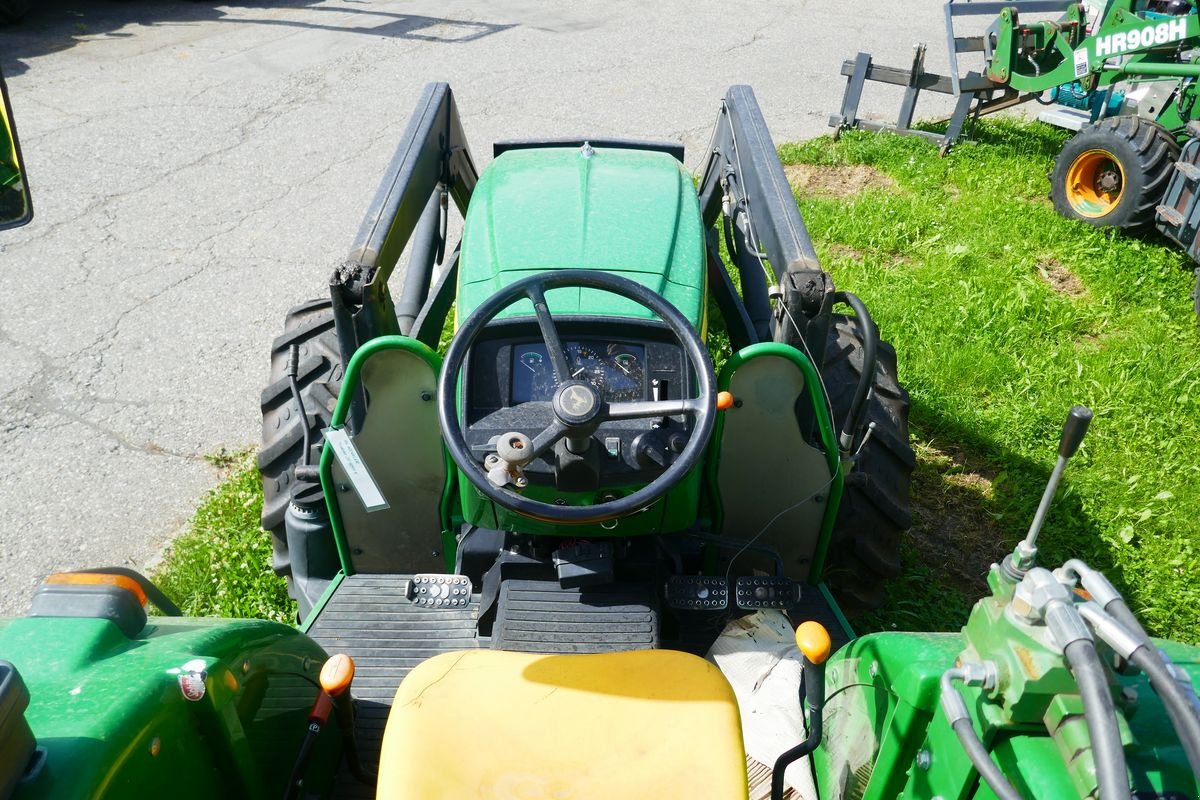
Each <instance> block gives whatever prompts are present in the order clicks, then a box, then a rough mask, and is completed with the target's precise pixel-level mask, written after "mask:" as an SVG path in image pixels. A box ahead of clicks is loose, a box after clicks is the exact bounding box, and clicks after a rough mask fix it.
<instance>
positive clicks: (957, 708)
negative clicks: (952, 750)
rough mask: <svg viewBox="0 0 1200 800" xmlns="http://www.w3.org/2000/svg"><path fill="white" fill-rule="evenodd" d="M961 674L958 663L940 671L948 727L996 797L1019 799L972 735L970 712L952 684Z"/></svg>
mask: <svg viewBox="0 0 1200 800" xmlns="http://www.w3.org/2000/svg"><path fill="white" fill-rule="evenodd" d="M965 678H966V671H965V670H963V669H962V668H960V667H955V668H954V669H948V670H946V671H945V672H943V673H942V679H941V682H940V683H941V689H942V697H941V700H942V710H943V711H944V712H945V713H946V719H948V720H949V721H950V727H951V728H953V729H954V733H955V735H957V736H958V741H959V742H960V743H961V744H962V748H963V751H964V752H965V753H966V754H967V758H969V759H971V764H972V765H974V767H975V771H976V772H978V773H979V777H981V778H983V780H984V782H985V783H987V785H988V786H989V787H990V788H991V790H992V791H993V792H994V793H995V794H996V797H998V798H999V800H1022V797H1021V794H1020V793H1019V792H1018V791H1017V790H1016V789H1015V788H1014V787H1013V785H1012V784H1011V783H1009V782H1008V778H1006V777H1004V773H1003V772H1001V771H1000V767H998V766H996V762H994V761H992V757H991V756H990V755H988V751H987V750H986V749H985V748H984V746H983V742H981V741H979V737H978V736H976V735H975V728H974V727H973V726H972V725H971V715H970V714H969V713H968V712H967V704H966V702H965V701H964V700H963V698H962V695H961V694H959V693H958V690H957V689H955V688H954V681H956V680H959V681H961V680H964V679H965Z"/></svg>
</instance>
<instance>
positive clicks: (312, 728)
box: [283, 653, 374, 800]
mask: <svg viewBox="0 0 1200 800" xmlns="http://www.w3.org/2000/svg"><path fill="white" fill-rule="evenodd" d="M353 679H354V660H353V659H352V658H350V656H348V655H344V654H341V653H339V654H337V655H335V656H333V657H331V658H330V659H329V660H328V661H326V662H325V666H323V667H321V675H320V678H319V680H320V684H321V691H319V692H317V699H316V700H315V701H314V702H313V707H312V710H311V711H309V712H308V731H307V732H306V733H305V734H304V741H302V742H301V743H300V752H299V753H298V754H297V755H296V764H295V766H293V767H292V774H291V775H290V776H289V777H288V783H287V789H286V791H285V792H284V795H283V797H284V800H295V799H296V798H297V797H299V796H300V790H301V788H303V786H304V774H305V773H306V772H307V771H308V762H309V761H310V760H311V759H312V754H313V748H315V747H316V744H317V739H318V737H319V736H320V735H321V729H322V728H324V727H325V723H327V722H328V721H329V715H330V713H332V712H335V711H336V713H337V716H338V725H339V726H340V727H341V729H342V747H343V749H344V750H345V753H346V763H347V765H348V766H349V767H350V772H351V773H352V774H353V775H354V777H356V778H358V779H359V780H361V781H364V782H366V783H374V781H373V779H372V778H370V777H369V776H368V775H367V774H366V772H365V771H364V770H363V768H362V763H361V762H360V761H359V758H358V746H357V743H356V742H355V740H354V709H353V707H352V705H351V699H350V682H351V681H352V680H353Z"/></svg>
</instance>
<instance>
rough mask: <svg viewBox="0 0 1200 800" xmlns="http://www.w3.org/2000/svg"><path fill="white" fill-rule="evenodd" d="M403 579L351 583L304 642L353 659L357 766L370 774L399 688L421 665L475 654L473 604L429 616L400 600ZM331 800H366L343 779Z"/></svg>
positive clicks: (369, 793) (371, 792) (362, 789)
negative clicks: (471, 651)
mask: <svg viewBox="0 0 1200 800" xmlns="http://www.w3.org/2000/svg"><path fill="white" fill-rule="evenodd" d="M409 577H410V576H408V575H351V576H350V577H348V578H345V579H344V580H343V581H342V583H341V585H340V586H338V588H337V591H336V592H335V593H334V595H333V598H332V599H330V601H329V603H328V604H327V605H326V606H325V608H324V609H323V610H322V611H321V614H320V616H318V617H317V620H316V622H315V623H313V626H312V628H310V629H309V631H308V635H309V636H310V637H312V638H313V639H314V640H316V642H317V644H319V645H321V647H323V648H325V651H326V652H328V653H330V654H333V653H346V654H347V655H349V656H350V657H351V658H353V659H354V666H355V675H354V684H353V692H354V697H355V699H356V700H357V701H358V702H357V714H358V716H357V724H356V731H357V734H358V743H359V748H360V750H361V751H362V759H363V762H364V766H365V767H366V768H367V769H369V770H370V771H371V772H375V773H377V772H378V767H379V747H380V744H381V743H382V742H383V731H384V728H385V727H386V726H387V717H388V711H389V710H390V709H391V707H392V698H393V697H394V696H395V694H396V689H397V687H399V686H400V681H402V680H404V676H406V675H407V674H408V673H409V671H410V670H411V669H412V668H413V667H415V666H416V665H417V664H420V663H421V662H422V661H424V660H425V659H427V658H430V657H432V656H436V655H437V654H438V653H446V652H450V651H452V650H469V649H473V648H476V647H479V639H478V638H477V636H476V632H475V623H476V618H477V617H478V615H479V607H478V604H477V603H476V602H475V601H474V600H473V601H472V603H471V605H470V606H468V607H467V608H463V609H453V610H451V609H431V608H423V607H420V606H416V605H413V604H412V603H411V602H409V600H408V597H407V595H408V579H409ZM336 796H337V797H339V798H374V797H375V789H374V787H371V786H364V785H363V784H361V783H359V782H358V781H356V780H355V779H354V778H353V777H351V776H350V775H348V774H346V773H345V772H344V771H343V773H342V774H341V775H339V776H338V785H337V790H336Z"/></svg>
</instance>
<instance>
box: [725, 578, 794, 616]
mask: <svg viewBox="0 0 1200 800" xmlns="http://www.w3.org/2000/svg"><path fill="white" fill-rule="evenodd" d="M734 599H735V602H737V607H738V608H741V609H745V610H748V611H757V610H758V609H761V608H778V609H787V608H791V607H792V606H794V605H795V604H796V603H798V602H800V584H799V583H797V582H796V581H794V580H792V579H791V578H773V577H764V576H761V575H758V576H746V577H743V578H738V579H737V582H736V583H735V584H734Z"/></svg>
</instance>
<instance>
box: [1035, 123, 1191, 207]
mask: <svg viewBox="0 0 1200 800" xmlns="http://www.w3.org/2000/svg"><path fill="white" fill-rule="evenodd" d="M1178 158H1179V145H1178V144H1177V143H1176V142H1175V137H1173V136H1172V135H1171V134H1170V133H1169V132H1168V131H1167V129H1166V128H1164V127H1163V126H1162V125H1159V124H1158V123H1157V122H1153V121H1151V120H1147V119H1142V118H1141V117H1136V116H1123V117H1109V118H1108V119H1102V120H1100V121H1099V122H1097V123H1095V124H1093V125H1091V126H1089V127H1087V128H1084V129H1083V130H1081V131H1080V132H1079V133H1077V134H1075V136H1073V137H1072V138H1071V139H1070V140H1069V141H1068V142H1067V143H1066V145H1064V146H1063V149H1062V151H1061V152H1060V153H1059V154H1058V158H1057V159H1055V162H1054V172H1053V173H1051V175H1050V199H1051V200H1052V201H1053V202H1054V209H1055V210H1056V211H1057V212H1058V213H1059V214H1061V215H1062V216H1064V217H1067V218H1068V219H1077V220H1081V221H1083V222H1087V223H1089V224H1091V225H1097V226H1108V227H1114V228H1121V229H1124V230H1136V229H1139V228H1144V227H1146V226H1148V225H1150V224H1152V223H1153V222H1154V210H1155V207H1156V206H1158V204H1159V203H1161V202H1162V199H1163V193H1164V192H1165V191H1166V188H1167V182H1168V181H1169V180H1170V178H1171V173H1172V172H1173V170H1174V166H1175V161H1176V159H1178Z"/></svg>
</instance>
